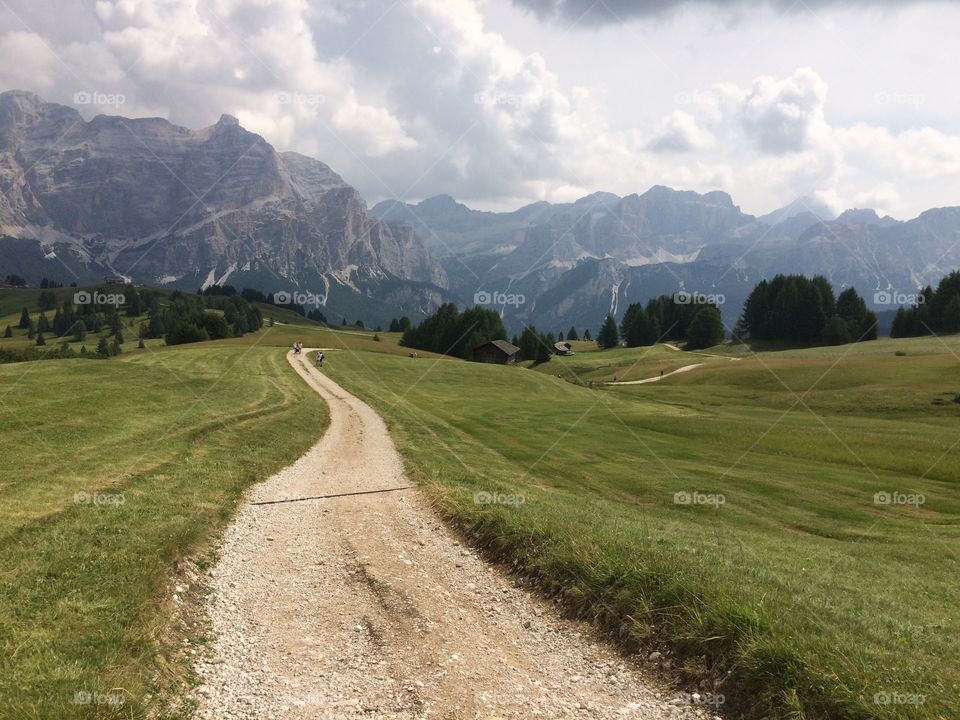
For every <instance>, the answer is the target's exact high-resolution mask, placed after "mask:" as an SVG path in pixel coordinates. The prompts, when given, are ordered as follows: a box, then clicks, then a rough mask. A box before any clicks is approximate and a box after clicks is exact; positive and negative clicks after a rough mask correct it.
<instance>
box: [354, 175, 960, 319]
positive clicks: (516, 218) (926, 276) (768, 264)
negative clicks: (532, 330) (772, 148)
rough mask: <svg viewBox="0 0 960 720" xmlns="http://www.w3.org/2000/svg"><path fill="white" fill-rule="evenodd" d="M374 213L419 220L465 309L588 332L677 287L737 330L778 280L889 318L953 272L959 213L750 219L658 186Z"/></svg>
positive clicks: (794, 207)
mask: <svg viewBox="0 0 960 720" xmlns="http://www.w3.org/2000/svg"><path fill="white" fill-rule="evenodd" d="M371 214H373V215H374V216H376V217H379V218H382V219H384V220H390V221H394V222H401V221H402V222H407V223H410V224H411V225H413V227H414V228H415V229H416V232H417V234H418V235H420V236H421V237H422V238H423V241H424V244H425V245H426V246H427V248H428V249H429V250H430V251H431V252H432V253H433V254H434V255H435V256H436V257H437V258H438V260H439V262H440V263H441V264H442V265H443V267H444V269H445V271H446V273H447V276H448V278H449V282H450V285H449V287H450V291H451V292H452V293H453V294H454V295H455V296H456V297H458V298H459V299H460V300H461V302H470V301H471V300H472V297H473V295H474V294H475V293H479V295H480V296H482V297H484V298H485V297H491V298H493V297H501V298H502V297H504V296H512V297H513V296H517V295H520V296H522V298H523V302H522V303H514V304H509V303H508V304H507V306H506V307H505V308H504V312H505V314H506V316H507V317H509V318H511V319H513V321H514V323H520V322H528V323H533V324H536V325H538V326H539V327H544V328H548V329H553V330H556V329H562V328H564V327H569V326H570V325H571V324H575V325H576V326H577V327H578V328H582V327H592V328H595V327H596V326H597V325H598V323H599V321H600V320H601V319H602V318H603V316H604V314H606V313H607V312H612V313H614V314H615V315H617V314H619V313H622V312H623V311H624V310H625V309H626V307H627V305H628V304H629V303H631V302H644V301H646V300H647V299H649V298H650V297H653V296H656V295H659V294H674V293H678V292H680V291H684V292H685V293H686V294H687V295H691V294H700V295H710V296H714V297H715V298H718V299H720V300H722V301H723V302H722V305H721V312H722V314H723V316H724V320H725V322H726V323H727V324H728V325H729V326H730V327H732V326H733V324H734V323H735V322H736V319H737V316H738V315H739V312H740V309H741V308H742V305H743V301H744V300H745V299H746V296H747V295H748V294H749V292H750V290H751V289H752V288H753V287H754V286H755V285H756V283H757V282H759V281H760V280H761V279H763V278H770V277H772V276H773V275H775V274H777V273H781V272H783V273H804V274H807V275H817V274H819V275H824V276H825V277H827V278H828V279H829V280H831V282H832V283H833V284H834V286H835V288H836V289H837V291H838V292H839V290H840V289H843V288H845V287H849V286H854V287H856V288H857V289H858V290H859V292H860V293H861V294H862V295H864V297H865V299H866V300H867V302H868V304H870V305H871V306H872V307H874V308H875V309H877V310H880V311H883V310H891V309H894V308H893V306H891V305H889V304H888V303H889V299H890V298H894V299H895V298H896V297H897V294H898V293H901V294H910V293H915V292H916V291H917V289H918V288H919V287H921V286H923V285H926V284H928V283H936V282H937V281H938V280H939V279H940V277H942V276H943V275H945V274H946V273H948V272H950V271H951V270H954V269H956V268H957V267H958V266H960V208H956V207H950V208H940V209H934V210H928V211H926V212H924V213H923V214H921V215H920V216H919V217H917V218H915V219H913V220H910V221H906V222H903V221H899V220H895V219H893V218H890V217H880V216H879V215H878V214H877V213H876V212H875V211H873V210H863V209H857V210H847V211H845V212H843V213H841V214H840V215H839V216H836V215H834V214H833V213H832V212H831V211H830V210H829V208H827V207H825V206H823V205H821V204H819V203H816V202H815V201H813V200H810V199H801V200H799V201H797V202H795V203H792V204H791V205H790V206H788V207H787V208H784V209H782V210H780V211H777V212H775V213H771V214H770V215H766V216H762V217H754V216H753V215H749V214H746V213H744V212H742V211H741V210H740V208H739V207H737V206H736V205H735V204H734V202H733V200H732V199H731V197H730V196H729V195H727V194H726V193H724V192H708V193H705V194H698V193H695V192H689V191H678V190H673V189H670V188H667V187H661V186H656V187H653V188H651V189H650V190H648V191H647V192H645V193H643V194H642V195H636V194H633V195H627V196H625V197H620V196H617V195H614V194H611V193H594V194H592V195H588V196H586V197H584V198H581V199H579V200H577V201H575V202H573V203H562V204H550V203H546V202H538V203H534V204H532V205H528V206H526V207H523V208H520V209H519V210H516V211H513V212H505V213H492V212H484V211H477V210H472V209H470V208H468V207H466V206H465V205H463V204H461V203H458V202H456V201H455V200H454V199H453V198H450V197H448V196H439V197H434V198H429V199H427V200H424V201H423V202H420V203H417V204H415V205H413V204H405V203H400V202H396V201H386V202H381V203H379V204H377V205H375V206H374V207H373V208H372V209H371ZM884 291H892V292H884Z"/></svg>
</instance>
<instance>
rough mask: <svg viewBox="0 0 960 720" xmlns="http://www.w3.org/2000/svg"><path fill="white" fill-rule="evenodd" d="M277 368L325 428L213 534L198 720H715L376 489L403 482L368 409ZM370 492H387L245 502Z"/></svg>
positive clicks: (414, 499) (414, 500)
mask: <svg viewBox="0 0 960 720" xmlns="http://www.w3.org/2000/svg"><path fill="white" fill-rule="evenodd" d="M288 360H289V361H290V363H291V364H292V365H293V367H294V368H295V370H296V371H297V372H298V373H299V374H300V375H301V376H302V377H303V378H304V380H305V381H306V382H307V383H308V384H309V385H310V386H311V387H313V388H314V389H315V390H316V391H317V392H318V393H320V395H321V396H322V397H323V398H324V399H325V400H326V402H327V403H328V404H329V406H330V427H329V429H328V430H327V432H326V433H325V434H324V435H323V437H322V438H321V439H320V441H319V442H318V443H317V444H316V445H315V446H314V447H313V448H311V449H310V450H309V451H308V452H307V453H306V454H305V455H304V456H303V457H301V458H300V459H298V460H297V461H296V462H295V463H293V464H292V465H290V466H289V467H287V468H285V469H284V470H282V471H281V472H279V473H277V474H276V475H274V476H273V477H271V478H270V479H269V480H267V481H265V482H263V483H261V484H259V485H257V486H256V487H255V488H254V489H253V490H252V491H251V494H250V497H249V503H248V504H246V505H245V506H244V507H243V508H242V509H241V510H240V512H239V513H238V515H237V517H236V519H235V520H234V522H233V523H232V524H231V525H230V527H229V528H228V529H227V531H226V533H225V535H224V539H223V542H222V545H221V547H220V560H219V562H218V564H217V565H216V567H215V568H214V569H213V570H212V574H211V578H210V582H211V585H212V592H211V595H210V598H209V601H208V606H207V608H206V610H207V613H208V615H209V618H210V623H211V626H212V630H213V632H214V635H215V638H214V641H213V643H212V646H211V648H210V652H209V654H207V655H205V656H204V657H203V658H201V659H198V660H197V663H196V669H197V672H198V673H199V675H200V677H201V680H202V685H200V686H199V687H198V688H197V689H196V691H195V697H196V699H197V700H198V702H199V709H198V712H197V717H200V718H211V719H212V718H216V719H217V720H223V719H224V718H256V719H257V720H265V719H267V718H324V719H328V720H332V719H333V718H485V719H486V718H643V719H644V720H648V719H649V720H660V719H661V718H673V719H676V718H682V719H685V718H703V717H712V713H710V712H708V710H709V708H707V707H705V706H702V705H695V704H691V703H690V702H689V700H686V699H683V698H677V696H676V693H675V692H674V691H671V690H668V689H666V688H665V687H663V686H662V685H661V684H659V683H658V682H656V681H655V680H653V679H651V678H650V677H647V676H646V674H645V673H644V672H643V671H642V669H640V668H639V667H638V666H637V665H635V664H634V663H633V661H631V660H628V659H624V658H623V657H621V656H619V655H618V654H617V653H616V652H614V651H613V650H612V649H610V648H609V647H607V646H606V645H604V644H603V643H602V642H599V641H597V640H596V639H595V638H594V637H593V631H592V630H591V629H590V628H589V627H587V626H585V625H582V624H578V623H573V622H570V621H567V620H564V619H562V618H560V617H559V616H558V614H557V613H556V612H555V611H554V609H553V608H552V606H551V605H550V604H549V603H547V602H545V601H543V600H542V599H540V598H537V597H535V596H533V595H532V594H530V593H529V592H527V591H526V590H522V589H519V588H518V587H517V586H516V585H515V584H514V582H513V581H512V580H511V579H510V578H509V577H508V576H507V575H505V574H504V573H502V572H501V571H499V570H497V569H495V568H493V567H491V566H490V565H488V564H486V563H485V562H484V561H482V560H481V559H480V558H478V557H477V556H476V554H474V553H473V552H472V551H471V550H470V549H469V548H467V547H465V546H464V545H462V544H461V543H459V542H457V540H456V539H455V537H454V536H453V535H452V534H451V533H450V532H449V531H448V530H447V529H446V528H445V527H444V526H443V525H442V524H441V522H440V521H439V520H438V518H437V517H436V515H435V514H434V513H433V512H432V511H431V510H430V508H429V507H428V506H427V505H426V503H425V501H424V500H423V498H422V497H421V495H420V493H419V491H418V490H416V489H407V490H391V488H397V487H405V486H408V485H409V484H410V483H409V481H408V480H407V478H406V477H404V473H403V467H402V464H401V460H400V457H399V455H398V454H397V451H396V449H395V448H394V445H393V442H392V441H391V439H390V435H389V434H388V432H387V429H386V426H385V425H384V423H383V421H382V420H381V419H380V417H379V416H378V415H377V414H376V413H375V412H374V411H373V410H372V409H371V408H370V407H369V406H368V405H366V404H365V403H363V402H362V401H360V400H359V399H357V398H356V397H354V396H352V395H350V394H349V393H347V392H346V391H345V390H344V389H343V388H341V387H340V386H339V385H337V384H336V383H334V382H333V381H331V380H330V379H329V378H327V377H326V376H324V375H323V374H322V373H321V372H320V371H318V370H317V369H316V368H313V367H311V365H310V362H309V360H308V358H307V355H306V354H303V355H293V354H289V355H288ZM303 421H304V422H311V418H308V417H305V418H304V419H303ZM369 490H388V492H383V493H375V494H364V495H345V496H341V497H336V498H329V499H323V500H305V501H295V502H284V503H277V504H268V505H255V504H253V503H256V502H263V501H273V500H289V499H294V498H301V497H309V496H317V495H332V494H338V493H355V492H360V491H369Z"/></svg>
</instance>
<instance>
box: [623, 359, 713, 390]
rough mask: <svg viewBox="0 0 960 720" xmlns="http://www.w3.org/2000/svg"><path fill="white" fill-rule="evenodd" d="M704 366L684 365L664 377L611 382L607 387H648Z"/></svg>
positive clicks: (655, 376)
mask: <svg viewBox="0 0 960 720" xmlns="http://www.w3.org/2000/svg"><path fill="white" fill-rule="evenodd" d="M701 365H703V363H694V364H693V365H684V366H683V367H682V368H677V369H676V370H673V371H671V372H668V373H664V374H663V375H654V376H653V377H648V378H644V379H643V380H622V381H620V382H609V383H605V384H606V385H646V384H647V383H654V382H660V381H661V380H663V379H664V378H668V377H670V376H671V375H678V374H680V373H685V372H690V371H691V370H695V369H696V368H698V367H700V366H701Z"/></svg>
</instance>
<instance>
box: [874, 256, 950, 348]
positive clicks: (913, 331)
mask: <svg viewBox="0 0 960 720" xmlns="http://www.w3.org/2000/svg"><path fill="white" fill-rule="evenodd" d="M955 332H960V271H957V270H954V271H953V272H952V273H950V274H949V275H947V276H946V277H945V278H943V279H942V280H940V283H939V284H938V285H937V289H936V290H934V289H933V288H932V287H930V286H927V287H926V288H924V289H923V290H922V291H921V292H920V293H918V294H917V296H916V298H915V302H914V304H913V305H912V306H911V307H906V308H903V307H902V308H900V309H899V310H898V311H897V315H896V317H894V319H893V327H892V328H891V329H890V336H891V337H895V338H897V337H918V336H921V335H934V334H937V333H955Z"/></svg>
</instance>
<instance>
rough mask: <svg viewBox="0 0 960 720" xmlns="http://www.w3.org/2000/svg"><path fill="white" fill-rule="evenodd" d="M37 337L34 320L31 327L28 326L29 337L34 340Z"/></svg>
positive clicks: (30, 324)
mask: <svg viewBox="0 0 960 720" xmlns="http://www.w3.org/2000/svg"><path fill="white" fill-rule="evenodd" d="M36 336H37V328H36V326H35V325H34V324H33V320H31V321H30V323H29V325H27V337H28V338H30V339H31V340H33V339H34V338H35V337H36Z"/></svg>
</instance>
